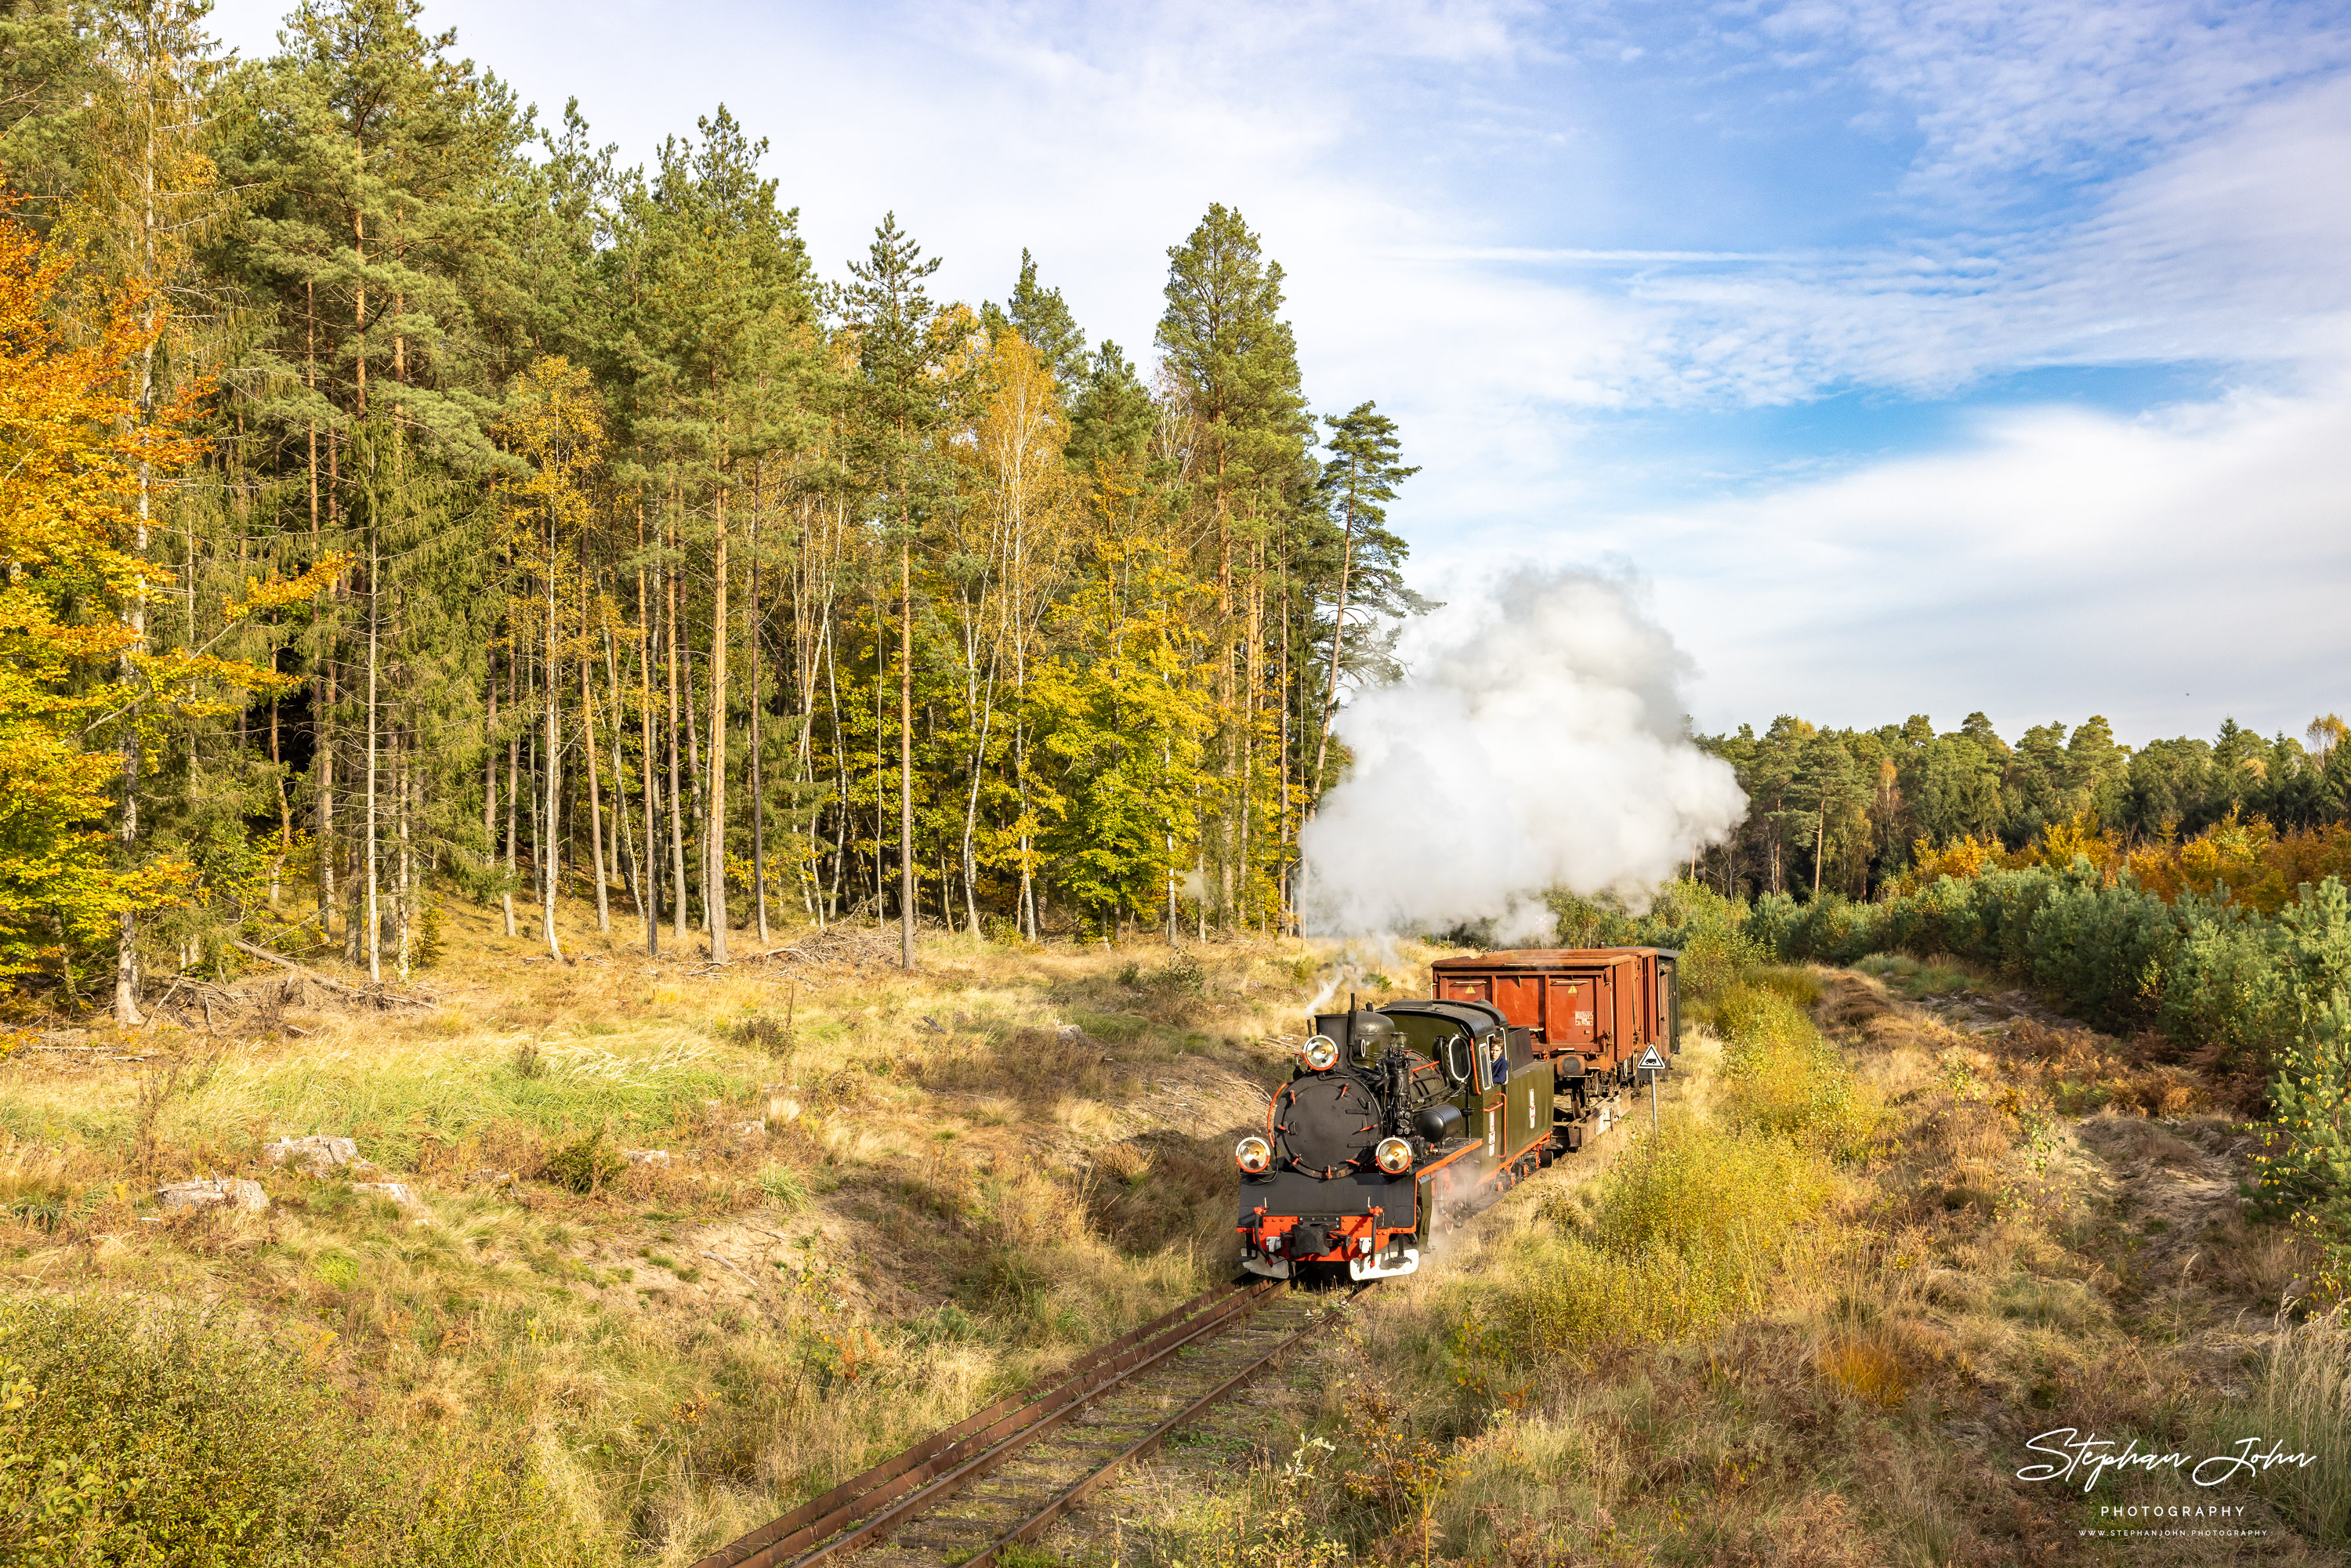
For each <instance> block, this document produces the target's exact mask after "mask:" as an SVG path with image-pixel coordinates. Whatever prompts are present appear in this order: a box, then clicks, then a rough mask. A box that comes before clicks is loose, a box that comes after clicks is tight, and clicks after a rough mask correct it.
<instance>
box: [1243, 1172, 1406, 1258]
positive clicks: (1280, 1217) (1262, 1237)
mask: <svg viewBox="0 0 2351 1568" xmlns="http://www.w3.org/2000/svg"><path fill="white" fill-rule="evenodd" d="M1414 1196H1415V1189H1414V1184H1413V1182H1412V1180H1411V1178H1410V1177H1409V1176H1404V1177H1396V1176H1387V1175H1385V1174H1384V1173H1380V1172H1373V1171H1352V1172H1349V1173H1347V1174H1346V1175H1344V1176H1339V1177H1336V1178H1335V1179H1332V1180H1329V1181H1324V1180H1322V1179H1320V1178H1318V1177H1315V1176H1308V1175H1305V1174H1303V1173H1301V1172H1298V1171H1278V1172H1272V1173H1270V1174H1268V1175H1266V1176H1259V1177H1258V1178H1256V1179H1254V1180H1251V1181H1248V1182H1244V1183H1242V1184H1241V1204H1240V1215H1239V1226H1238V1228H1239V1230H1240V1233H1241V1236H1242V1238H1243V1240H1244V1244H1245V1245H1244V1253H1243V1258H1242V1265H1243V1267H1245V1268H1246V1269H1248V1270H1249V1272H1251V1273H1253V1274H1262V1275H1266V1276H1268V1277H1270V1278H1272V1279H1277V1280H1286V1279H1289V1278H1290V1277H1291V1276H1292V1274H1293V1273H1294V1272H1295V1270H1296V1268H1297V1265H1299V1264H1301V1263H1309V1262H1326V1263H1337V1262H1344V1263H1346V1264H1347V1265H1348V1267H1349V1269H1350V1271H1351V1272H1353V1273H1354V1275H1355V1276H1356V1277H1357V1278H1359V1279H1363V1278H1371V1277H1375V1276H1376V1275H1377V1274H1378V1273H1381V1272H1386V1271H1395V1270H1389V1269H1387V1268H1385V1267H1384V1265H1386V1264H1387V1263H1388V1262H1389V1258H1388V1255H1389V1254H1390V1253H1391V1252H1394V1251H1395V1249H1396V1245H1397V1243H1396V1238H1397V1235H1398V1234H1399V1233H1402V1234H1404V1235H1405V1236H1409V1234H1410V1233H1411V1231H1412V1229H1413V1227H1414V1225H1415V1223H1416V1208H1415V1205H1414Z"/></svg>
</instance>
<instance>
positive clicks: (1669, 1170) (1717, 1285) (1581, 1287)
mask: <svg viewBox="0 0 2351 1568" xmlns="http://www.w3.org/2000/svg"><path fill="white" fill-rule="evenodd" d="M1833 1191H1834V1178H1833V1176H1831V1174H1830V1172H1829V1169H1828V1167H1827V1166H1825V1165H1824V1164H1823V1162H1822V1160H1821V1158H1820V1156H1819V1155H1816V1154H1813V1153H1812V1152H1811V1151H1809V1150H1807V1149H1804V1148H1802V1147H1799V1146H1797V1145H1794V1144H1792V1143H1791V1142H1789V1141H1788V1140H1787V1139H1785V1138H1775V1137H1767V1136H1763V1135H1760V1134H1751V1133H1743V1132H1739V1131H1736V1130H1732V1129H1726V1128H1720V1127H1714V1126H1709V1125H1707V1124H1703V1123H1699V1122H1697V1121H1695V1120H1693V1119H1691V1118H1690V1117H1688V1116H1687V1115H1678V1114H1677V1115H1675V1116H1672V1117H1669V1118H1668V1119H1667V1121H1666V1122H1665V1123H1664V1124H1662V1125H1661V1126H1660V1127H1659V1129H1658V1130H1657V1131H1656V1133H1654V1134H1650V1135H1649V1136H1648V1137H1646V1138H1644V1139H1642V1140H1641V1141H1640V1143H1638V1144H1637V1145H1635V1146H1634V1147H1632V1148H1629V1149H1627V1150H1625V1152H1624V1153H1623V1154H1622V1155H1619V1156H1618V1157H1617V1159H1616V1161H1615V1163H1614V1164H1613V1165H1611V1166H1609V1168H1608V1171H1607V1173H1606V1174H1605V1175H1604V1176H1602V1177H1601V1179H1600V1183H1599V1186H1598V1189H1597V1192H1596V1194H1595V1196H1594V1198H1593V1212H1592V1218H1591V1219H1590V1221H1589V1222H1588V1223H1585V1222H1583V1221H1582V1220H1580V1219H1579V1218H1571V1217H1562V1216H1558V1215H1555V1216H1554V1223H1553V1225H1552V1226H1551V1227H1539V1228H1530V1229H1529V1230H1526V1231H1524V1232H1521V1233H1520V1235H1519V1236H1518V1237H1516V1238H1514V1239H1512V1240H1511V1241H1510V1242H1509V1243H1508V1244H1507V1247H1508V1249H1509V1250H1508V1252H1507V1254H1506V1257H1505V1259H1504V1261H1503V1266H1502V1267H1501V1268H1500V1269H1499V1270H1496V1271H1495V1273H1494V1275H1493V1276H1492V1279H1493V1281H1495V1288H1496V1289H1497V1290H1498V1291H1499V1300H1498V1301H1495V1302H1494V1303H1493V1305H1492V1307H1491V1309H1490V1312H1489V1315H1490V1316H1491V1317H1492V1318H1493V1319H1494V1321H1495V1322H1496V1324H1497V1325H1498V1326H1499V1328H1501V1329H1502V1331H1503V1333H1502V1337H1501V1340H1500V1341H1499V1343H1507V1344H1509V1345H1510V1346H1512V1347H1513V1348H1515V1349H1518V1350H1520V1351H1521V1352H1522V1353H1523V1354H1526V1355H1528V1356H1529V1357H1530V1358H1531V1359H1541V1357H1543V1356H1545V1355H1549V1354H1558V1353H1562V1352H1564V1353H1567V1354H1582V1353H1584V1352H1588V1351H1589V1350H1590V1349H1592V1348H1593V1343H1594V1342H1595V1338H1597V1339H1599V1340H1606V1339H1611V1338H1615V1337H1630V1338H1638V1339H1651V1340H1666V1339H1673V1338H1677V1337H1679V1336H1681V1335H1684V1334H1687V1333H1696V1332H1698V1331H1700V1330H1702V1329H1704V1328H1706V1327H1708V1326H1709V1325H1710V1324H1712V1323H1715V1322H1719V1321H1720V1320H1722V1319H1723V1318H1725V1317H1729V1316H1730V1315H1733V1314H1735V1313H1739V1312H1753V1311H1756V1310H1758V1309H1759V1308H1761V1306H1762V1305H1763V1304H1764V1302H1765V1301H1766V1300H1767V1296H1768V1292H1769V1290H1770V1288H1771V1282H1772V1281H1773V1280H1774V1279H1775V1278H1776V1277H1777V1276H1778V1275H1779V1274H1780V1272H1781V1270H1782V1268H1783V1266H1784V1265H1785V1264H1786V1263H1787V1261H1788V1260H1789V1258H1790V1255H1791V1252H1792V1249H1793V1248H1794V1247H1795V1246H1796V1244H1797V1243H1798V1241H1799V1240H1800V1239H1801V1238H1802V1236H1803V1235H1804V1234H1805V1232H1806V1230H1807V1228H1808V1227H1809V1225H1810V1222H1811V1221H1812V1219H1813V1217H1814V1216H1815V1215H1817V1214H1818V1213H1819V1211H1820V1209H1821V1207H1822V1206H1823V1204H1824V1203H1826V1202H1827V1200H1828V1198H1829V1197H1830V1195H1831V1193H1832V1192H1833Z"/></svg>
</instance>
